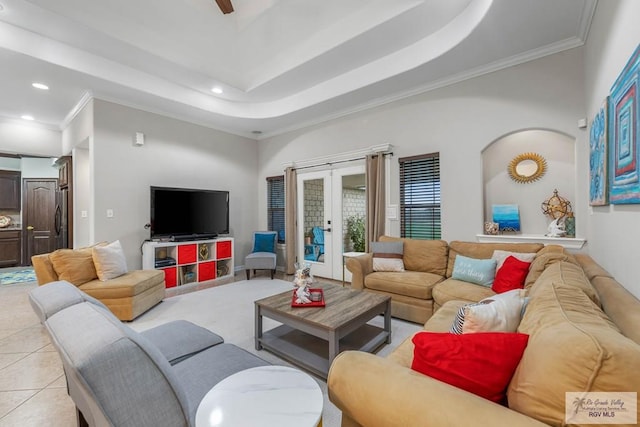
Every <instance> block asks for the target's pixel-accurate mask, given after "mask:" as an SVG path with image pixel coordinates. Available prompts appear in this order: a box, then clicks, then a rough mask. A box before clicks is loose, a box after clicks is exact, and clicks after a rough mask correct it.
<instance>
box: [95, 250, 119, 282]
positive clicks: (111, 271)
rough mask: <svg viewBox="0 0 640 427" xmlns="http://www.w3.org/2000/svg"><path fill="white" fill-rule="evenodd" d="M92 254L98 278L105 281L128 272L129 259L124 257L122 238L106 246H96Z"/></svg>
mask: <svg viewBox="0 0 640 427" xmlns="http://www.w3.org/2000/svg"><path fill="white" fill-rule="evenodd" d="M92 256H93V263H94V264H95V266H96V272H97V273H98V279H100V280H101V281H103V282H104V281H106V280H109V279H115V278H116V277H119V276H122V275H123V274H125V273H126V272H127V260H126V259H125V257H124V252H123V251H122V245H121V244H120V240H116V241H115V242H112V243H109V244H108V245H105V246H94V247H93V252H92Z"/></svg>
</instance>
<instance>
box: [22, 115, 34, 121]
mask: <svg viewBox="0 0 640 427" xmlns="http://www.w3.org/2000/svg"><path fill="white" fill-rule="evenodd" d="M21 117H22V120H33V116H30V115H28V114H25V115H24V116H21Z"/></svg>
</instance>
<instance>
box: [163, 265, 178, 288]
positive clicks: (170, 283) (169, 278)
mask: <svg viewBox="0 0 640 427" xmlns="http://www.w3.org/2000/svg"><path fill="white" fill-rule="evenodd" d="M161 270H162V271H164V287H165V288H173V287H175V286H177V285H178V268H177V267H168V268H161Z"/></svg>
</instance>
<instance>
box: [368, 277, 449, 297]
mask: <svg viewBox="0 0 640 427" xmlns="http://www.w3.org/2000/svg"><path fill="white" fill-rule="evenodd" d="M441 280H442V276H438V275H437V274H432V273H422V272H418V271H408V270H405V271H403V272H401V273H400V272H387V271H377V272H374V273H371V274H368V275H367V277H365V279H364V285H365V287H366V288H368V289H374V290H376V291H383V292H389V293H392V294H399V295H405V296H408V297H413V298H419V299H425V300H426V299H431V290H432V289H433V286H434V285H435V284H436V283H438V282H439V281H441Z"/></svg>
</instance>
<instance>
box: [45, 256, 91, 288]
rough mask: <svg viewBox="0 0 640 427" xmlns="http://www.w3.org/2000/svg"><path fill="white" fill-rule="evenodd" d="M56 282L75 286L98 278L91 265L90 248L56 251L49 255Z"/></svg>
mask: <svg viewBox="0 0 640 427" xmlns="http://www.w3.org/2000/svg"><path fill="white" fill-rule="evenodd" d="M49 259H50V260H51V264H53V269H54V270H55V272H56V274H57V275H58V280H66V281H67V282H69V283H73V284H74V285H76V286H80V285H82V284H83V283H87V282H90V281H91V280H94V279H95V278H97V277H98V275H97V273H96V269H95V267H94V265H93V259H92V256H91V248H85V249H77V250H74V249H58V250H57V251H54V252H52V253H51V254H50V255H49Z"/></svg>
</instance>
